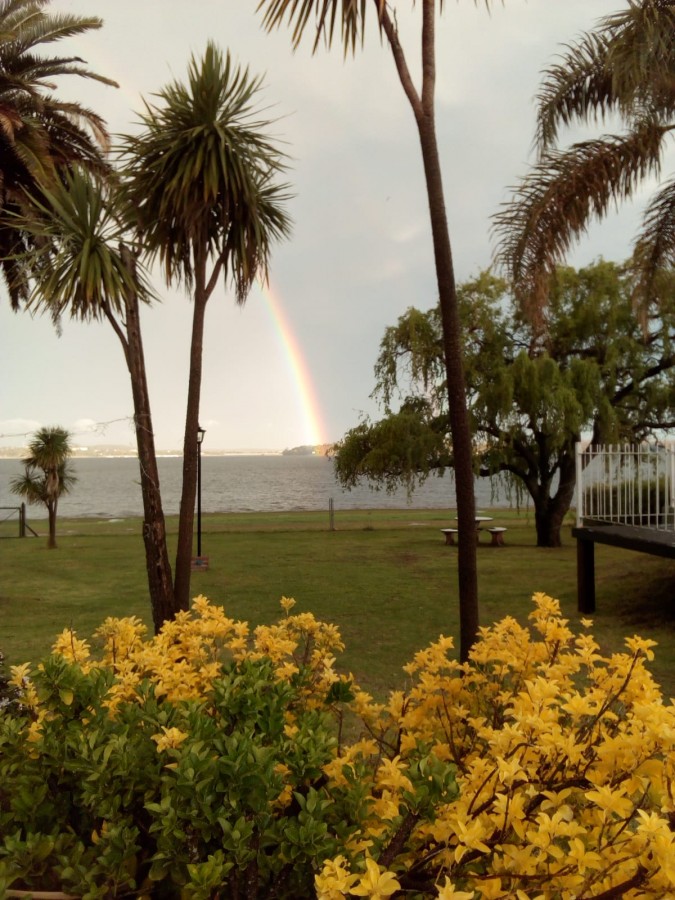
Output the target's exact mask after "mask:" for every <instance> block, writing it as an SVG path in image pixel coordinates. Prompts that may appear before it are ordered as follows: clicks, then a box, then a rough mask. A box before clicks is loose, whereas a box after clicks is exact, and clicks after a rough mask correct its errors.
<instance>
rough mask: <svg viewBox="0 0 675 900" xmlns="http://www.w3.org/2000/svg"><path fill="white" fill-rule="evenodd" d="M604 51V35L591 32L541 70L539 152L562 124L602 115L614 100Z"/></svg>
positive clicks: (552, 142)
mask: <svg viewBox="0 0 675 900" xmlns="http://www.w3.org/2000/svg"><path fill="white" fill-rule="evenodd" d="M606 55H607V40H606V38H605V37H604V35H600V34H595V33H593V32H591V33H589V34H587V35H585V36H584V38H583V40H581V41H579V42H578V43H577V44H574V45H570V46H568V48H567V52H566V54H565V55H563V56H562V57H560V61H559V62H557V63H555V64H554V65H552V66H550V67H549V68H548V69H547V70H546V71H545V72H544V77H543V81H542V84H541V87H540V89H539V92H538V94H537V98H536V102H537V126H536V136H535V142H536V146H537V149H538V152H539V154H540V155H541V154H543V153H545V152H546V150H547V149H548V148H549V147H551V146H552V145H554V144H555V143H556V142H557V140H558V136H559V131H560V127H561V126H568V125H570V124H571V123H572V122H573V121H575V120H580V121H589V120H590V119H591V118H595V119H598V118H600V119H602V118H603V117H604V116H605V115H606V114H607V113H608V112H610V111H611V109H612V108H613V107H614V105H615V104H616V98H615V96H614V91H613V83H612V74H611V72H610V71H609V70H608V68H607V66H606V62H605V60H606Z"/></svg>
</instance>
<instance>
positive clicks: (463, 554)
mask: <svg viewBox="0 0 675 900" xmlns="http://www.w3.org/2000/svg"><path fill="white" fill-rule="evenodd" d="M436 5H437V0H420V2H419V8H420V15H421V63H422V81H421V85H420V87H419V89H418V88H417V87H416V86H415V83H414V80H413V78H412V75H411V73H410V70H409V68H408V62H407V58H406V55H405V53H404V50H403V46H402V44H401V42H400V40H399V32H398V27H397V24H396V17H395V15H393V14H392V13H390V10H389V7H388V6H387V4H386V3H385V2H384V0H373V2H372V7H373V8H374V14H375V16H376V19H377V25H378V28H379V31H380V34H381V35H382V36H383V37H384V38H385V39H386V41H387V43H388V45H389V48H390V50H391V54H392V57H393V60H394V65H395V67H396V72H397V75H398V78H399V81H400V83H401V87H402V88H403V91H404V93H405V96H406V98H407V100H408V102H409V104H410V108H411V110H412V113H413V116H414V119H415V125H416V128H417V133H418V136H419V141H420V147H421V152H422V162H423V166H424V175H425V179H426V189H427V200H428V204H429V215H430V219H431V231H432V239H433V248H434V260H435V266H436V280H437V284H438V296H439V306H440V312H441V321H442V340H443V355H444V362H445V370H446V383H447V391H448V414H449V418H450V431H451V434H452V444H453V465H454V468H455V476H456V483H457V513H458V528H459V532H460V534H464V535H466V536H467V537H468V536H469V535H472V534H474V532H475V510H476V504H475V498H474V491H473V461H472V444H471V428H470V422H469V414H468V409H467V401H466V384H465V378H464V368H463V364H462V330H461V323H460V319H459V306H458V302H457V290H456V284H455V273H454V262H453V256H452V248H451V243H450V232H449V229H448V220H447V216H446V211H445V198H444V192H443V178H442V172H441V164H440V158H439V152H438V141H437V137H436V123H435V99H434V97H435V81H436V41H435V27H436ZM442 5H443V3H442V0H440V2H439V8H442ZM368 8H371V4H369V3H368V2H367V0H360V2H355V0H351V2H347V0H259V2H258V9H259V10H264V15H263V23H264V25H265V26H266V27H267V29H268V30H271V29H273V28H275V27H278V26H280V25H282V24H283V22H284V20H287V21H288V23H289V24H290V25H291V26H292V28H293V43H294V46H296V47H297V46H298V45H299V43H300V41H301V40H302V37H303V35H304V33H305V31H306V30H307V29H308V28H309V29H310V30H312V21H313V25H314V28H313V30H314V35H315V37H314V50H315V51H316V49H317V48H318V46H319V44H320V42H321V40H322V39H324V38H325V40H326V41H327V43H328V45H329V46H330V45H331V44H332V41H333V38H334V35H335V33H336V31H338V30H339V33H340V36H341V39H342V43H343V47H344V50H345V53H348V52H354V51H355V49H356V45H357V43H358V42H359V41H360V40H361V39H362V37H363V34H364V32H365V27H366V18H367V9H368ZM312 17H313V19H312ZM458 574H459V608H460V657H461V658H462V659H466V658H467V657H468V653H469V650H470V648H471V645H472V644H473V642H474V641H475V639H476V636H477V633H478V624H479V620H478V577H477V569H476V547H475V541H472V540H463V541H460V546H459V551H458Z"/></svg>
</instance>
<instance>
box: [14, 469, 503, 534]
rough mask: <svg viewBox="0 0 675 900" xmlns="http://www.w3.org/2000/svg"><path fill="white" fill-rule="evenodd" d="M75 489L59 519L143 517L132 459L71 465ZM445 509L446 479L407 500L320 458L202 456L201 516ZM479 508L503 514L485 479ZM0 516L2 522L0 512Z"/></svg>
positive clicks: (450, 499)
mask: <svg viewBox="0 0 675 900" xmlns="http://www.w3.org/2000/svg"><path fill="white" fill-rule="evenodd" d="M72 464H73V469H74V471H75V474H76V475H77V478H78V482H77V484H76V485H75V487H74V488H73V491H72V493H71V494H68V495H66V496H63V497H62V498H61V500H60V501H59V515H61V516H68V517H80V516H93V517H97V518H98V517H100V518H126V517H127V516H141V515H142V514H143V504H142V498H141V488H140V477H139V470H138V460H137V459H136V458H120V457H113V458H100V457H97V458H92V459H79V458H78V459H73V460H72ZM158 466H159V473H160V483H161V490H162V499H163V504H164V512H165V513H166V515H175V514H177V513H178V509H179V505H180V488H181V468H182V458H180V457H160V458H159V459H158ZM21 471H22V467H21V461H20V460H19V459H0V507H3V506H17V505H18V504H19V503H20V499H19V498H18V497H16V496H15V495H14V494H12V493H11V492H10V489H9V482H10V479H11V478H12V476H14V475H19V474H21ZM331 499H332V500H333V504H334V507H335V509H336V510H338V509H447V508H452V507H454V506H455V485H454V478H453V475H452V473H451V472H448V473H447V474H446V475H444V476H443V477H438V476H431V477H429V478H428V479H427V480H426V482H425V483H424V484H422V485H420V486H419V487H418V488H417V489H416V490H415V491H414V493H413V494H412V496H411V497H410V498H408V497H407V494H406V491H405V489H402V490H398V491H396V492H395V493H393V494H388V493H387V492H386V491H384V490H380V491H375V490H372V489H371V487H370V486H369V485H367V484H364V485H360V486H359V487H357V488H354V489H352V490H350V491H346V490H343V489H342V488H341V487H340V486H339V485H338V484H337V482H336V480H335V476H334V472H333V462H332V460H330V459H328V458H327V457H323V456H206V455H205V456H203V457H202V512H205V513H209V512H271V511H291V510H323V509H326V510H327V509H328V506H329V501H330V500H331ZM476 502H477V504H478V506H479V507H480V506H502V507H504V506H508V505H509V501H508V499H507V497H506V492H505V490H504V489H503V488H502V489H501V490H499V491H498V492H497V493H496V495H495V496H493V493H492V488H491V485H490V481H489V479H486V478H481V479H477V480H476ZM0 514H2V513H1V512H0ZM46 514H47V512H46V509H45V508H44V507H43V506H33V507H30V508H29V510H28V518H29V519H31V518H33V519H40V518H46Z"/></svg>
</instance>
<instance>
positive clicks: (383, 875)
mask: <svg viewBox="0 0 675 900" xmlns="http://www.w3.org/2000/svg"><path fill="white" fill-rule="evenodd" d="M400 889H401V885H400V884H399V883H398V881H397V880H396V876H395V875H393V874H392V873H391V872H386V871H383V870H382V869H380V867H379V866H378V864H377V863H376V862H375V860H374V859H371V858H370V857H368V858H367V859H366V873H365V875H362V876H361V880H360V881H359V883H358V884H357V885H356V886H355V887H353V888H352V889H351V892H352V894H354V895H355V896H356V897H368V898H369V900H382V898H384V897H391V895H392V894H395V893H396V891H398V890H400Z"/></svg>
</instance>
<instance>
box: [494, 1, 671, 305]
mask: <svg viewBox="0 0 675 900" xmlns="http://www.w3.org/2000/svg"><path fill="white" fill-rule="evenodd" d="M674 34H675V6H674V5H673V3H672V2H663V0H634V2H630V3H626V4H624V7H623V9H621V10H620V11H619V12H617V13H614V14H612V15H608V16H605V17H604V18H603V19H601V20H600V22H599V23H598V25H597V27H596V28H595V29H594V30H592V31H590V32H588V33H587V34H585V35H582V37H581V38H579V39H578V40H576V41H574V42H572V43H570V44H568V45H567V46H566V48H565V49H564V51H563V52H562V54H561V55H560V56H559V58H558V60H557V61H556V62H555V63H554V64H552V65H551V66H550V67H549V68H548V69H547V70H546V72H545V73H544V79H543V82H542V85H541V88H540V90H539V94H538V97H537V104H538V108H537V130H536V143H537V147H538V159H537V162H536V163H535V165H534V166H533V167H532V168H531V169H530V171H529V172H528V173H527V174H526V175H525V176H524V177H523V178H522V179H521V181H520V182H519V184H518V185H517V187H516V188H515V189H514V195H513V199H512V201H511V202H509V203H508V204H505V206H504V208H503V210H502V211H501V212H500V213H499V214H498V215H497V216H496V234H497V236H498V238H499V257H500V258H501V260H502V262H503V263H504V264H505V266H506V268H507V270H508V273H509V277H510V278H511V279H512V281H513V283H514V286H515V289H516V292H517V294H518V296H519V298H520V299H521V301H522V302H523V303H524V304H525V307H526V308H527V309H528V310H529V311H530V313H532V312H533V311H535V310H536V309H537V308H538V307H539V306H541V304H542V303H543V302H545V299H546V290H547V286H548V277H549V275H550V274H551V272H552V271H553V270H554V268H555V266H556V264H558V263H560V262H562V261H563V260H564V258H565V254H566V253H567V251H568V250H569V248H570V247H571V245H572V243H573V242H574V241H575V239H576V238H578V237H579V236H580V235H582V234H583V233H584V232H585V230H586V228H587V227H588V224H589V222H590V221H591V220H592V219H593V218H601V217H603V216H605V215H606V213H607V212H608V211H609V210H610V209H611V208H612V207H613V206H614V205H615V204H617V203H621V202H622V201H624V200H625V199H627V198H628V197H632V196H634V195H635V194H636V192H637V191H638V189H639V188H640V187H641V186H642V185H643V184H644V183H645V181H647V180H648V179H649V178H653V177H656V178H660V177H661V170H662V162H663V157H664V154H665V152H666V148H667V146H668V143H669V140H670V138H671V136H672V131H673V127H675V41H674V40H673V35H674ZM609 117H615V118H617V119H618V124H619V126H620V127H621V128H622V129H623V130H622V131H620V132H619V133H616V134H605V135H603V136H601V137H598V138H592V139H589V140H585V141H581V142H578V143H575V144H572V145H571V146H569V147H562V148H561V146H560V144H561V140H560V135H561V132H562V131H564V129H565V128H566V127H567V126H570V125H572V124H574V123H587V122H591V123H594V124H597V125H600V124H601V123H604V121H605V120H606V119H607V118H609ZM634 256H635V262H636V264H637V265H636V272H637V274H638V277H637V278H636V281H635V283H634V292H635V296H636V298H637V299H638V300H639V301H640V303H641V305H642V306H643V307H645V308H646V305H647V304H648V303H649V302H650V301H651V300H652V299H653V298H654V295H655V291H656V290H657V289H658V288H657V283H656V282H657V279H656V276H657V273H658V271H659V269H662V268H672V267H673V266H674V265H675V181H674V180H673V176H672V174H671V175H669V176H667V177H666V178H665V179H664V180H662V181H661V183H660V185H659V186H658V187H657V188H656V190H655V192H654V194H653V195H652V199H651V201H650V202H649V204H648V205H647V208H646V211H645V215H644V219H643V223H642V228H641V230H640V232H639V234H638V236H637V240H636V244H635V253H634Z"/></svg>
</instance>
